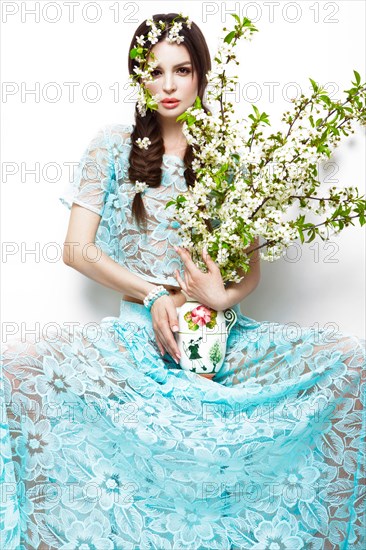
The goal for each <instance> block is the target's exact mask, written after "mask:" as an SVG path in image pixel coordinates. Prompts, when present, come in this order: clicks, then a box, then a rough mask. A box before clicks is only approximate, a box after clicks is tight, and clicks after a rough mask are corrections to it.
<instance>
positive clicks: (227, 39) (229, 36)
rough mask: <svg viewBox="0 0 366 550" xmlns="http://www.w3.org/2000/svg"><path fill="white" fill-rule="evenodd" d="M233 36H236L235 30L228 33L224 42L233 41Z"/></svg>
mask: <svg viewBox="0 0 366 550" xmlns="http://www.w3.org/2000/svg"><path fill="white" fill-rule="evenodd" d="M233 38H235V31H231V32H229V34H227V35H226V36H225V38H224V42H227V43H228V44H230V43H231V42H232V40H233Z"/></svg>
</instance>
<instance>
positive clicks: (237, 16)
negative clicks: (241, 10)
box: [230, 13, 241, 25]
mask: <svg viewBox="0 0 366 550" xmlns="http://www.w3.org/2000/svg"><path fill="white" fill-rule="evenodd" d="M230 15H232V16H233V17H235V19H236V20H237V22H238V23H239V25H240V24H241V21H240V17H239V15H237V14H236V13H230Z"/></svg>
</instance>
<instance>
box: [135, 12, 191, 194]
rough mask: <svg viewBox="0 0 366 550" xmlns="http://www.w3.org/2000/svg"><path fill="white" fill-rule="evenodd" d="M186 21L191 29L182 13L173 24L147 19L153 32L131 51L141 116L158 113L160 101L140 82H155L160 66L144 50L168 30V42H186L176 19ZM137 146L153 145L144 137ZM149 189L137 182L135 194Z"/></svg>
mask: <svg viewBox="0 0 366 550" xmlns="http://www.w3.org/2000/svg"><path fill="white" fill-rule="evenodd" d="M178 18H180V19H185V24H186V25H187V28H188V29H190V28H191V27H192V21H191V20H190V19H189V17H188V16H184V15H183V14H182V13H179V14H178V16H177V17H175V18H174V19H173V20H172V21H171V23H170V24H169V23H166V22H164V21H162V20H161V19H160V20H159V21H158V23H156V22H155V21H154V20H153V19H152V18H150V19H146V25H147V26H149V27H151V30H150V31H149V32H148V34H147V37H145V36H144V35H143V34H141V35H140V36H138V37H137V38H136V44H135V46H134V47H133V48H132V50H130V58H131V59H135V61H138V63H139V66H138V67H134V69H133V72H134V73H135V74H131V75H130V77H129V78H130V80H131V85H132V86H138V88H139V90H138V96H137V97H138V100H137V109H138V111H139V113H140V115H141V116H146V111H147V109H149V110H151V111H156V110H157V108H158V101H159V99H160V97H159V95H158V94H157V95H155V96H153V95H152V94H151V92H150V90H148V89H147V88H146V87H145V86H144V85H143V84H141V82H139V79H141V80H142V81H143V82H145V81H147V82H148V81H150V82H151V81H152V80H154V79H153V77H152V72H153V70H154V69H155V67H156V66H157V64H158V61H157V60H156V57H155V55H154V53H153V52H150V56H151V58H152V61H149V62H148V61H147V57H148V53H149V47H146V48H144V46H145V45H146V43H147V42H150V47H151V46H152V45H154V44H156V43H157V42H158V37H159V36H161V34H162V32H163V31H165V30H168V36H167V41H168V42H169V43H170V44H172V43H173V42H176V43H177V44H180V43H181V42H184V36H182V35H180V34H179V31H181V30H182V28H183V21H176V19H178ZM167 25H168V26H167ZM136 144H137V145H138V147H140V149H147V148H148V147H149V145H150V144H151V141H150V140H149V138H148V137H144V138H143V139H142V140H141V138H138V139H137V140H136ZM147 188H148V185H147V183H146V182H144V181H136V182H135V192H136V193H141V194H142V195H143V194H144V193H145V191H146V189H147Z"/></svg>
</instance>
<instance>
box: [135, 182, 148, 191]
mask: <svg viewBox="0 0 366 550" xmlns="http://www.w3.org/2000/svg"><path fill="white" fill-rule="evenodd" d="M148 187H149V186H148V185H147V183H146V182H144V181H139V180H136V182H135V191H136V193H143V192H144V191H146V189H147V188H148Z"/></svg>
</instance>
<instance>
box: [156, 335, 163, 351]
mask: <svg viewBox="0 0 366 550" xmlns="http://www.w3.org/2000/svg"><path fill="white" fill-rule="evenodd" d="M155 336H156V343H157V345H158V348H159V351H160V353H161V355H162V356H163V355H165V349H164V348H163V346H162V344H161V342H160V340H159V338H158V337H157V335H155Z"/></svg>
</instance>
